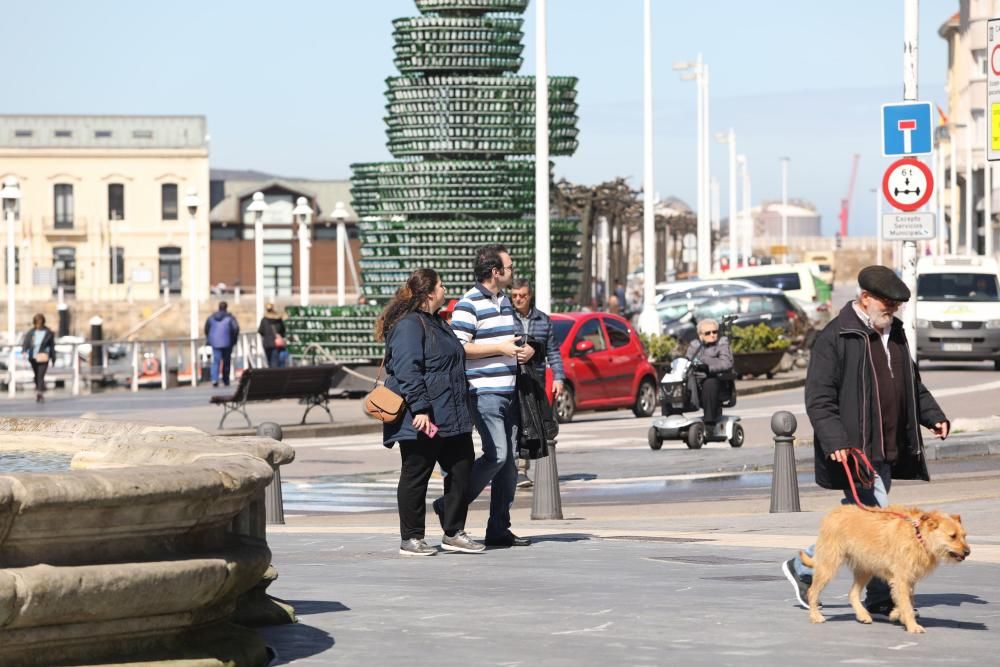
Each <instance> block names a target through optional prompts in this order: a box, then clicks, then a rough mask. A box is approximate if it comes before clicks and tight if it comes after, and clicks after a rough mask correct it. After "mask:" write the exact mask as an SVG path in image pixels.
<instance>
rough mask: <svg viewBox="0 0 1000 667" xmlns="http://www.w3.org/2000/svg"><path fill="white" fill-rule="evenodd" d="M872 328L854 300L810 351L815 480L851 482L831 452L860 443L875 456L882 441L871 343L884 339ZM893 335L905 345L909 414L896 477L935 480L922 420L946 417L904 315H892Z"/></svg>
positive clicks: (839, 485) (838, 484) (837, 484)
mask: <svg viewBox="0 0 1000 667" xmlns="http://www.w3.org/2000/svg"><path fill="white" fill-rule="evenodd" d="M872 333H873V330H872V329H870V328H869V327H868V326H867V325H865V324H864V323H863V322H862V321H861V319H860V318H859V317H858V315H857V313H856V312H855V311H854V306H853V303H848V304H847V305H846V306H844V308H843V309H842V310H841V311H840V314H839V315H838V316H837V317H836V318H835V319H834V320H833V321H831V322H830V323H829V324H827V325H826V327H825V328H824V329H823V330H822V331H821V332H820V334H819V335H818V336H817V337H816V342H815V344H814V345H813V348H812V351H811V355H810V361H809V371H808V373H807V375H806V391H805V394H806V413H807V414H808V415H809V421H810V423H811V424H812V428H813V445H814V448H815V453H816V483H817V484H818V485H820V486H822V487H824V488H827V489H842V490H846V489H847V488H848V487H847V478H846V475H845V474H844V469H843V466H842V465H841V464H840V463H837V462H836V461H833V460H831V459H830V454H832V453H833V452H835V451H836V450H838V449H844V448H848V447H857V448H861V449H863V450H864V452H865V454H867V455H868V458H869V459H872V458H875V457H874V456H873V454H874V453H875V451H876V448H881V447H882V425H881V422H880V418H879V407H878V406H879V402H878V394H877V392H878V388H877V386H876V383H875V369H874V366H873V362H872V354H871V346H872V345H881V344H882V341H881V340H880V339H879V338H878V336H877V335H876V336H875V337H872ZM890 337H891V340H894V341H896V342H898V343H900V344H901V345H902V347H903V349H904V350H906V360H905V361H906V363H905V365H904V368H903V372H904V389H905V396H904V405H903V410H904V414H905V420H904V421H903V423H904V427H903V428H902V429H901V431H900V433H899V437H898V443H897V449H898V457H897V459H896V461H895V462H893V463H892V477H893V479H922V480H925V481H930V475H929V474H928V472H927V461H926V458H925V455H924V442H923V438H922V437H921V434H920V425H923V426H926V427H928V428H930V427H932V426H933V425H934V424H936V423H937V422H943V421H947V418H946V417H945V416H944V413H943V412H942V411H941V408H940V407H938V404H937V402H936V401H935V400H934V397H933V396H931V393H930V392H929V391H928V390H927V388H926V387H924V385H923V383H922V382H921V381H920V372H919V371H918V370H917V368H916V366H915V365H914V363H913V361H912V358H911V356H910V351H909V347H908V346H907V344H906V336H905V334H904V332H903V323H902V322H901V321H900V320H899V319H896V318H893V321H892V329H891V333H890ZM880 452H881V450H880ZM879 458H881V457H879Z"/></svg>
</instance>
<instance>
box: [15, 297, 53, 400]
mask: <svg viewBox="0 0 1000 667" xmlns="http://www.w3.org/2000/svg"><path fill="white" fill-rule="evenodd" d="M21 351H22V352H24V354H26V355H28V361H29V362H30V363H31V371H32V372H33V373H34V375H35V402H37V403H43V402H45V373H46V371H48V370H49V365H50V364H54V363H55V361H56V337H55V334H53V333H52V329H50V328H48V327H47V326H45V316H44V315H42V314H41V313H36V314H35V316H34V317H33V318H31V329H29V330H28V332H27V333H26V334H24V338H23V339H22V340H21Z"/></svg>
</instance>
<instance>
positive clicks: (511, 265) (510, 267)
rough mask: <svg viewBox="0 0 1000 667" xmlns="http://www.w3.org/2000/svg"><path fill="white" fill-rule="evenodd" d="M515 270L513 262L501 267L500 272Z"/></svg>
mask: <svg viewBox="0 0 1000 667" xmlns="http://www.w3.org/2000/svg"><path fill="white" fill-rule="evenodd" d="M513 270H514V265H513V264H508V265H507V266H501V267H500V273H503V272H504V271H513Z"/></svg>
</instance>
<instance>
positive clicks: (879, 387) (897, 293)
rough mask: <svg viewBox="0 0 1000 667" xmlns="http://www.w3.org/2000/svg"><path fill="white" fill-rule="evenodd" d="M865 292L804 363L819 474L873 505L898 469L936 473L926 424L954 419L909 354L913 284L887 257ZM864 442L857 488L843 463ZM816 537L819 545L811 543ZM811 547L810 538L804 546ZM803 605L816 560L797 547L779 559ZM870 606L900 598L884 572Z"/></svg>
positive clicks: (936, 426) (822, 482) (911, 474)
mask: <svg viewBox="0 0 1000 667" xmlns="http://www.w3.org/2000/svg"><path fill="white" fill-rule="evenodd" d="M858 288H859V289H858V297H857V299H855V300H854V301H852V302H850V303H848V304H847V305H845V306H844V308H843V309H842V310H841V311H840V314H839V315H838V316H837V317H836V319H834V320H833V321H831V322H830V323H829V324H828V325H826V327H825V328H824V329H823V330H822V331H821V332H820V334H819V335H818V336H817V337H816V342H815V343H814V344H813V348H812V352H811V355H810V362H809V369H808V371H807V373H806V388H805V396H806V413H807V414H808V416H809V422H810V423H811V424H812V428H813V433H814V436H813V446H814V449H815V451H816V459H815V466H816V483H817V484H818V485H819V486H821V487H823V488H826V489H840V490H841V491H843V493H844V496H845V497H844V500H843V501H842V502H843V503H844V504H850V503H852V502H854V492H855V491H856V492H857V495H858V498H859V499H860V501H861V502H862V503H864V504H865V505H868V506H872V507H876V506H877V507H886V506H888V504H889V489H890V488H891V486H892V480H893V479H922V480H924V481H930V475H929V474H928V472H927V459H926V457H925V455H924V443H923V439H922V437H921V434H920V426H924V427H925V428H928V429H930V430H931V431H933V432H934V434H935V435H937V436H938V437H939V438H941V439H942V440H943V439H945V438H946V437H947V436H948V432H949V430H950V422H949V421H948V419H947V418H946V417H945V415H944V413H943V412H942V411H941V408H940V407H939V406H938V404H937V401H935V400H934V397H933V396H931V393H930V392H929V391H928V390H927V388H926V387H925V386H924V385H923V383H922V382H921V381H920V372H919V370H918V369H917V366H916V364H914V363H913V361H912V357H911V356H910V349H909V347H908V345H907V342H906V335H905V333H904V331H903V323H902V321H901V320H899V319H898V318H896V317H895V316H894V315H895V313H896V311H897V310H899V308H900V306H902V305H903V304H904V303H906V302H907V301H909V299H910V290H909V288H908V287H907V286H906V285H905V284H904V283H903V281H902V280H900V279H899V278H898V277H897V276H896V274H895V273H894V272H893V271H892V270H891V269H889V268H887V267H884V266H869V267H866V268H864V269H862V270H861V272H860V273H859V274H858ZM851 448H857V449H860V450H861V451H863V452H864V454H865V455H866V456H867V458H868V459H869V460H870V461H871V463H872V466H873V467H874V469H875V474H874V479H873V480H872V482H873V483H872V484H871V485H870V486H866V485H858V484H857V482H855V486H856V487H857V488H856V489H854V488H852V486H851V484H850V482H849V481H848V478H847V474H846V473H845V471H844V467H843V463H844V462H845V461H847V462H848V463H850V461H849V460H848V459H849V458H850V456H851V454H850V449H851ZM813 546H815V545H813ZM806 553H808V554H809V556H812V555H813V547H809V548H808V549H807V550H806ZM782 571H783V572H784V573H785V576H786V577H787V578H788V580H789V581H790V582H792V585H793V586H794V589H795V596H796V599H797V600H798V602H799V604H800V605H802V607H804V608H806V609H808V607H809V605H808V603H807V601H806V591H807V590H808V588H809V585H810V584H811V583H812V570H811V569H810V568H808V567H806V566H805V565H804V564H803V563H802V560H801V559H800V558H799V557H798V556H796V557H794V558H791V559H789V560H787V561H785V562H784V563H783V564H782ZM865 607H866V608H867V609H868V611H869V612H870V613H872V614H882V615H886V616H887V615H889V613H890V612H891V611H892V609H893V601H892V597H891V595H890V591H889V586H888V584H886V582H885V581H883V580H881V579H872V581H871V583H869V584H868V590H867V596H866V599H865Z"/></svg>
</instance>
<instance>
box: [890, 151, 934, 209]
mask: <svg viewBox="0 0 1000 667" xmlns="http://www.w3.org/2000/svg"><path fill="white" fill-rule="evenodd" d="M933 191H934V176H933V175H932V174H931V170H930V169H929V168H928V167H927V165H926V164H924V163H923V162H921V161H920V160H918V159H916V158H912V157H904V158H903V159H901V160H896V161H895V162H893V163H892V164H890V165H889V168H888V169H886V170H885V175H884V176H883V177H882V194H883V195H885V199H886V201H888V202H889V204H891V205H892V206H893V207H894V208H898V209H899V210H900V211H907V212H909V211H916V210H917V209H918V208H920V207H921V206H923V205H924V204H926V203H927V201H928V200H929V199H930V198H931V192H933Z"/></svg>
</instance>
